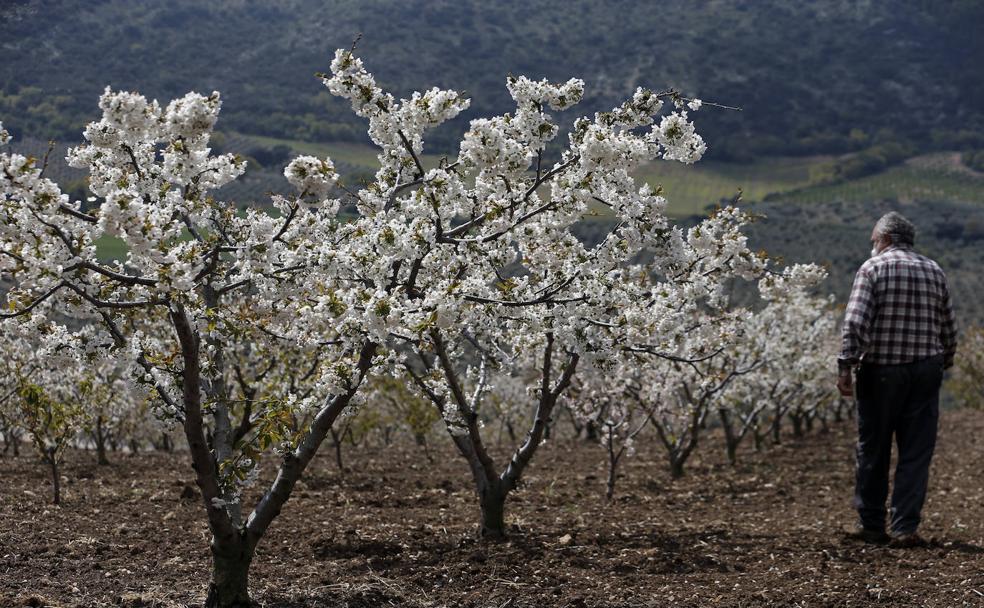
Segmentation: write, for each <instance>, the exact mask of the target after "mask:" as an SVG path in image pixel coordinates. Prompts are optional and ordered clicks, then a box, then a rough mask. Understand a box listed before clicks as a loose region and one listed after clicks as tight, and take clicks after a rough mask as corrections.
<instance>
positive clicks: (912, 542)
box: [888, 532, 929, 549]
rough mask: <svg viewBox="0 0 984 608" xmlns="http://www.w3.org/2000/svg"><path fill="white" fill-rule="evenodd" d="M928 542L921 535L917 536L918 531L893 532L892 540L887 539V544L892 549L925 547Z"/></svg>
mask: <svg viewBox="0 0 984 608" xmlns="http://www.w3.org/2000/svg"><path fill="white" fill-rule="evenodd" d="M928 544H929V543H927V542H926V540H925V539H924V538H923V537H921V536H919V533H918V532H910V533H908V534H893V535H892V540H890V541H888V546H889V547H891V548H892V549H914V548H916V547H925V546H927V545H928Z"/></svg>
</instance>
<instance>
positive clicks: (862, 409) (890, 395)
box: [837, 212, 957, 547]
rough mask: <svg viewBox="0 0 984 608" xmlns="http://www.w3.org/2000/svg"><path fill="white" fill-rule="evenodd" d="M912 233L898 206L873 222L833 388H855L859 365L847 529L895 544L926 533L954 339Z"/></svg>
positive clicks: (946, 298) (944, 296)
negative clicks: (921, 529) (853, 516)
mask: <svg viewBox="0 0 984 608" xmlns="http://www.w3.org/2000/svg"><path fill="white" fill-rule="evenodd" d="M915 235H916V231H915V227H914V226H913V225H912V223H911V222H910V221H909V220H907V219H906V218H905V217H903V216H902V215H901V214H899V213H895V212H892V213H888V214H886V215H885V216H883V217H882V218H881V219H880V220H878V223H877V224H875V228H874V230H873V231H872V233H871V242H872V245H873V249H872V250H871V258H870V259H869V260H867V261H866V262H865V263H864V264H863V265H862V266H861V268H860V270H858V273H857V276H856V277H855V279H854V287H853V288H852V289H851V298H850V300H849V301H848V304H847V311H846V313H845V318H844V328H843V334H842V339H843V342H842V348H841V353H840V356H839V357H838V359H837V363H838V368H839V370H838V379H837V388H838V389H839V390H840V393H841V394H842V395H844V396H845V397H850V396H851V394H852V392H853V389H854V379H853V377H852V371H853V370H854V369H855V368H857V405H858V445H857V480H856V486H855V492H854V506H855V507H856V508H857V510H858V517H859V520H858V526H857V528H856V530H854V531H853V532H852V534H851V536H852V537H854V538H858V539H861V540H864V541H868V542H890V544H891V545H892V546H898V547H912V546H917V545H920V544H923V542H924V541H923V540H922V539H921V538H920V537H919V536H918V534H917V533H916V528H917V527H918V526H919V521H920V512H921V511H922V507H923V502H924V501H925V499H926V487H927V484H928V481H929V463H930V461H931V460H932V457H933V449H934V447H935V446H936V426H937V420H938V418H939V392H940V384H941V382H942V380H943V370H944V369H945V368H948V367H950V366H951V365H953V356H954V354H955V352H956V349H957V332H956V324H955V322H954V317H953V307H952V304H951V302H950V292H949V288H948V287H947V282H946V276H945V275H944V274H943V271H942V270H941V269H940V267H939V265H938V264H937V263H936V262H934V261H933V260H931V259H929V258H927V257H925V256H922V255H919V254H918V253H916V252H915V251H913V250H912V246H913V243H914V241H915ZM893 434H894V435H895V440H896V442H897V444H898V464H897V466H896V468H895V481H894V489H893V491H892V509H891V527H890V530H891V536H889V535H888V534H886V533H885V519H886V515H887V513H886V510H885V501H886V499H887V497H888V474H889V462H890V459H891V454H892V436H893Z"/></svg>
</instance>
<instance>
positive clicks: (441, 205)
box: [319, 51, 761, 538]
mask: <svg viewBox="0 0 984 608" xmlns="http://www.w3.org/2000/svg"><path fill="white" fill-rule="evenodd" d="M324 78H325V84H326V85H327V86H328V88H329V90H330V91H331V92H332V93H334V94H336V95H340V96H343V97H345V98H347V99H349V100H350V101H351V103H352V107H353V109H354V110H355V112H356V113H357V114H358V115H360V116H362V117H365V118H367V119H368V120H369V133H370V136H371V137H372V138H373V141H374V142H375V143H376V144H377V145H379V146H380V147H381V148H382V152H381V153H380V155H379V160H380V165H381V166H380V169H379V171H378V172H377V174H376V179H375V181H374V182H373V183H372V184H371V185H369V186H368V187H366V188H364V189H362V190H360V191H359V192H353V193H351V202H352V203H353V204H354V206H355V209H356V211H357V214H358V215H357V217H356V218H355V219H353V221H352V222H351V224H349V225H347V226H346V228H347V229H348V231H347V234H348V235H350V236H349V237H348V238H346V239H345V240H344V241H343V242H340V243H339V245H337V246H336V245H335V244H334V243H332V246H331V247H326V248H325V249H324V250H323V252H322V253H321V256H320V258H319V263H321V264H327V265H329V267H337V266H346V267H349V268H352V269H353V271H352V272H353V274H352V275H351V281H352V282H353V283H358V284H361V285H362V286H363V289H364V293H363V294H361V295H360V296H359V301H356V302H352V303H349V302H342V303H341V304H340V305H341V306H345V307H351V306H356V307H359V309H360V310H369V311H372V312H373V313H374V314H375V316H376V319H375V322H374V324H375V325H376V326H378V330H377V329H376V328H372V329H373V331H377V333H376V335H377V336H378V337H379V339H380V342H381V344H382V343H385V345H386V357H387V359H389V360H391V361H393V362H394V363H396V364H398V365H400V366H401V367H402V368H403V369H404V370H405V372H406V374H407V375H409V376H410V377H411V378H412V379H413V380H414V382H415V384H416V385H417V387H418V388H419V390H420V391H421V393H423V394H424V395H426V396H427V397H428V398H429V399H431V401H432V402H433V403H434V404H435V406H436V407H437V408H438V409H439V410H440V412H441V414H442V417H443V418H444V420H445V421H446V423H447V428H448V430H449V434H450V436H451V438H452V441H453V442H454V444H455V446H456V447H457V449H458V451H459V452H460V454H461V455H462V457H463V458H464V459H465V460H466V462H467V463H468V465H469V468H470V470H471V473H472V477H473V480H474V482H475V489H476V493H477V494H478V498H479V503H480V510H481V525H480V530H481V533H482V535H483V536H486V537H494V538H498V537H501V536H503V535H504V533H505V522H504V504H505V500H506V497H507V496H508V494H509V493H510V492H511V491H512V490H513V489H514V488H515V487H516V485H517V484H518V482H519V480H520V478H521V476H522V474H523V471H524V470H525V469H526V467H527V466H528V465H529V463H530V462H531V461H532V458H533V456H534V454H535V453H536V451H537V448H538V446H539V445H540V443H541V441H542V439H543V436H544V433H545V429H546V427H547V425H548V422H549V420H550V418H551V416H552V413H553V411H554V408H555V406H556V403H557V400H558V398H559V397H560V395H561V394H562V393H563V392H564V390H566V388H567V387H568V385H569V384H570V381H571V378H572V377H573V376H574V374H575V371H576V369H577V365H578V363H579V362H580V361H581V359H582V358H603V357H606V356H608V355H609V354H610V353H611V352H613V350H614V349H615V345H616V344H618V343H620V341H621V342H626V341H632V340H636V341H638V342H645V343H646V344H648V345H650V346H653V345H658V344H660V343H663V342H672V340H673V338H674V336H677V335H679V334H681V333H682V332H684V331H685V328H686V325H685V319H686V318H687V316H688V313H689V311H691V310H693V309H696V308H697V307H698V306H700V304H701V302H702V301H703V300H705V299H706V298H708V297H711V296H712V295H713V294H715V293H716V292H717V291H718V285H719V284H721V283H723V282H725V281H726V280H727V279H729V278H731V277H733V276H735V275H748V276H754V275H755V274H756V273H757V272H758V271H759V270H760V267H761V260H760V259H759V258H757V257H756V256H755V255H754V254H752V253H751V252H750V251H748V249H747V247H746V244H745V240H744V237H743V236H742V235H741V231H740V227H741V225H742V224H743V222H744V221H745V217H744V216H743V215H742V214H740V213H739V212H737V211H735V210H733V209H726V210H723V211H722V212H721V213H719V214H717V215H716V216H715V217H713V218H711V219H709V220H707V222H705V223H704V224H702V225H701V226H700V227H698V228H695V229H693V230H690V231H688V232H686V233H685V232H684V231H683V230H681V229H678V228H674V227H672V226H671V225H670V223H669V221H668V220H667V218H666V216H665V214H664V211H663V210H664V208H665V205H666V201H665V199H664V198H663V197H662V196H661V194H660V193H659V192H658V191H656V190H654V189H652V188H651V187H649V186H648V185H643V186H641V187H640V186H638V185H637V184H636V183H635V181H634V180H633V178H632V177H631V172H632V171H633V170H634V169H635V168H636V167H638V166H639V165H640V164H641V163H644V162H648V161H651V160H653V159H655V158H666V159H670V160H680V161H684V162H693V161H695V160H697V159H698V158H699V157H700V156H701V154H702V153H703V151H704V143H703V141H702V140H701V139H700V137H699V136H697V135H696V133H695V131H694V127H693V125H692V123H691V122H690V121H689V119H688V116H687V110H686V109H685V107H687V106H688V102H687V101H686V100H683V99H682V98H680V96H679V95H677V94H675V93H673V92H664V93H656V92H653V91H649V90H645V89H639V90H638V91H637V92H636V93H635V94H634V95H633V97H632V99H631V100H629V101H627V102H626V103H624V104H622V105H621V106H619V107H617V108H615V109H614V110H612V111H610V112H602V113H599V114H597V115H595V116H594V117H593V118H581V119H579V120H577V121H576V122H575V123H574V126H573V129H572V131H571V134H570V137H569V145H568V147H567V149H566V150H564V151H563V152H562V153H561V154H560V157H559V158H557V159H556V160H550V153H549V151H548V148H547V145H548V143H549V142H550V141H551V140H552V139H553V138H554V136H555V135H556V134H557V133H558V132H559V128H558V126H557V125H556V124H555V123H554V122H552V120H551V118H550V116H549V115H548V113H547V111H548V109H553V110H563V109H567V108H569V107H570V106H571V105H573V104H574V103H576V102H578V101H579V100H580V98H581V96H582V89H583V84H582V83H581V81H579V80H570V81H568V82H566V83H563V84H559V85H558V84H551V83H549V82H546V81H539V82H536V81H532V80H529V79H527V78H524V77H516V78H509V79H508V81H507V88H508V89H509V92H510V94H511V95H512V97H513V99H514V101H515V102H516V106H517V107H516V111H515V112H514V113H511V114H506V115H502V116H496V117H493V118H489V119H476V120H473V121H472V122H471V124H470V126H469V129H468V131H467V132H466V133H465V135H464V137H463V140H462V142H461V146H460V150H459V155H458V158H457V160H456V161H455V162H452V163H447V162H442V163H440V164H439V165H438V166H437V167H436V168H432V169H429V170H428V169H425V168H424V166H423V164H422V163H421V161H420V157H421V154H422V152H423V149H424V148H423V146H424V141H423V137H422V134H423V131H424V130H425V129H426V128H429V127H431V126H433V125H434V124H436V123H437V122H439V120H443V119H444V117H445V115H446V114H448V113H449V112H452V111H453V112H454V113H457V111H459V110H460V109H463V108H464V107H465V106H466V103H467V102H465V101H464V100H462V99H461V98H460V96H459V95H458V94H457V93H455V92H453V91H441V90H438V89H431V90H430V91H428V92H426V93H423V94H420V93H416V94H414V95H413V96H412V97H411V98H410V99H405V100H400V101H397V100H395V99H394V98H393V97H392V96H391V95H389V94H387V93H385V92H383V91H382V89H381V88H380V87H379V86H378V85H377V84H376V83H375V80H374V79H373V78H372V76H371V75H370V74H369V73H368V72H367V71H366V70H365V69H364V68H363V66H362V63H361V61H360V60H359V59H357V58H356V57H354V56H353V55H352V54H351V53H350V52H346V51H339V52H338V53H337V54H336V57H335V60H334V62H333V63H332V72H331V74H330V75H324ZM666 99H669V100H672V101H673V102H674V106H675V109H674V111H672V112H671V113H669V114H668V115H661V112H662V110H663V106H664V100H666ZM698 107H699V102H697V101H690V102H689V108H690V110H691V111H693V110H695V109H697V108H698ZM599 207H602V208H607V209H608V210H610V211H609V212H610V214H611V215H612V217H613V218H614V220H615V223H614V224H613V227H612V228H611V229H610V230H609V232H608V233H607V234H606V235H605V237H604V238H603V239H602V241H601V243H599V244H597V245H587V244H585V243H583V242H581V241H580V240H579V239H578V238H577V236H576V234H575V226H576V225H577V224H578V223H579V222H581V221H582V220H583V219H584V217H585V216H586V215H588V214H589V213H592V212H593V211H594V210H595V209H597V208H599ZM643 249H649V250H651V251H652V252H653V253H654V255H653V259H652V261H651V262H649V263H647V264H645V265H643V266H640V265H636V266H632V265H630V264H629V262H630V261H631V260H632V259H633V257H634V256H635V255H636V254H638V253H639V252H641V251H642V250H643ZM353 260H354V263H353ZM640 276H641V277H643V279H642V280H639V279H638V277H640ZM653 277H663V278H661V279H656V278H653ZM637 334H638V335H637ZM654 347H655V346H654ZM529 371H532V372H533V373H531V374H525V372H529ZM493 374H498V375H499V376H497V377H502V376H504V375H505V376H509V377H513V378H516V377H522V378H524V380H525V381H527V382H528V385H527V387H526V388H527V389H528V390H526V391H525V393H524V394H525V395H526V401H525V403H526V407H527V408H529V410H530V411H531V412H533V415H532V416H531V417H530V419H531V420H532V423H531V426H530V428H529V430H528V433H527V436H526V438H525V440H524V441H523V442H522V443H521V444H520V445H518V446H516V447H515V449H514V450H513V453H512V457H511V458H510V459H509V461H508V463H507V464H506V465H505V466H498V465H497V464H496V463H495V461H494V459H493V458H492V456H491V454H490V452H489V450H488V447H487V445H486V439H487V438H486V437H484V436H483V433H482V429H481V415H480V408H481V404H482V400H483V397H484V396H485V395H486V394H487V392H488V391H489V387H490V386H491V385H492V384H494V382H493V381H491V380H490V378H491V376H492V375H493ZM524 374H525V375H524Z"/></svg>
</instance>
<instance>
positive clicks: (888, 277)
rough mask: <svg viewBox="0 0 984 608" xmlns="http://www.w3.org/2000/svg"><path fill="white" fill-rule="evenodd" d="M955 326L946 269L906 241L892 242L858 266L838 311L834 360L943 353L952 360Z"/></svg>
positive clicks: (895, 360)
mask: <svg viewBox="0 0 984 608" xmlns="http://www.w3.org/2000/svg"><path fill="white" fill-rule="evenodd" d="M956 350H957V329H956V322H955V320H954V317H953V305H952V303H951V302H950V291H949V288H948V287H947V284H946V275H944V274H943V270H942V269H940V267H939V265H938V264H937V263H936V262H934V261H933V260H931V259H929V258H927V257H925V256H922V255H919V254H918V253H916V252H914V251H913V250H912V249H911V248H910V247H907V246H904V245H892V246H889V247H888V248H887V249H885V250H884V251H882V252H881V253H880V254H878V255H876V256H875V257H873V258H871V259H869V260H868V261H866V262H865V263H864V264H863V265H862V266H861V268H860V270H858V274H857V276H856V277H855V278H854V287H853V288H852V289H851V299H850V300H849V301H848V303H847V311H846V313H845V315H844V328H843V333H842V346H841V353H840V356H839V357H838V358H837V361H838V363H839V364H840V366H841V367H842V368H843V367H849V366H853V365H856V364H857V363H859V362H860V361H864V362H865V363H875V364H881V365H898V364H902V363H910V362H913V361H919V360H922V359H926V358H929V357H932V356H934V355H939V354H942V355H943V361H944V365H945V366H946V367H949V366H950V365H951V364H952V363H953V355H954V353H956Z"/></svg>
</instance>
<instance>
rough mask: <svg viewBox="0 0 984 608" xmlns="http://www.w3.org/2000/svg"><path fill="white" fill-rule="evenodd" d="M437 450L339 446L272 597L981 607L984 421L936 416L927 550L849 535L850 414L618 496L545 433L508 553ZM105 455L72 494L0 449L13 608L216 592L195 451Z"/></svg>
mask: <svg viewBox="0 0 984 608" xmlns="http://www.w3.org/2000/svg"><path fill="white" fill-rule="evenodd" d="M441 440H444V441H443V442H441ZM434 441H435V442H440V443H442V445H440V446H436V447H434V448H432V450H431V452H432V453H433V454H435V456H436V458H435V462H434V463H429V462H428V461H427V460H426V458H425V457H424V455H423V452H421V451H420V450H418V449H415V448H413V447H411V446H402V447H400V446H398V447H390V448H385V449H384V448H381V447H376V446H373V447H369V446H364V447H359V448H347V450H346V454H345V455H346V459H347V462H346V464H347V470H346V471H345V473H344V474H341V473H339V471H338V470H337V468H336V466H335V463H334V461H333V459H332V457H331V454H330V452H331V450H330V449H328V446H325V451H324V454H322V455H321V456H319V457H318V459H317V460H316V462H314V463H313V464H312V469H311V470H309V472H308V475H307V476H306V478H305V480H304V481H303V482H302V483H301V484H299V485H298V487H297V490H296V491H295V494H294V496H293V498H291V500H290V502H289V503H288V505H287V507H286V508H285V510H284V512H283V514H282V515H281V516H280V518H279V519H278V520H277V521H276V522H275V523H274V525H273V526H272V527H271V529H270V531H269V533H268V535H267V537H266V538H265V539H264V540H263V542H262V543H261V544H260V547H259V549H258V551H257V556H256V559H255V560H254V564H253V568H252V578H251V590H252V592H253V595H254V598H255V600H256V602H257V604H258V605H260V606H268V607H273V606H284V607H291V608H297V607H302V606H303V607H314V606H349V607H353V608H355V607H358V608H363V607H378V606H410V607H425V606H428V607H437V606H454V607H476V608H477V607H482V608H485V607H494V608H521V607H531V608H533V607H537V608H539V607H551V606H557V607H570V608H575V607H588V606H599V607H601V606H605V607H608V606H612V607H616V606H617V607H622V606H624V607H629V606H672V607H703V606H736V607H738V606H818V607H819V606H854V607H860V606H893V607H894V606H933V607H940V608H953V607H956V606H984V412H972V411H946V412H944V414H943V417H942V421H941V430H940V440H939V447H938V449H937V456H936V459H935V461H934V463H933V469H932V475H931V482H930V483H931V486H930V494H929V499H928V502H927V505H926V508H925V510H924V522H923V526H922V528H921V532H922V534H923V535H924V536H925V537H927V538H928V539H929V541H930V542H929V544H928V546H926V547H922V548H916V549H893V548H888V547H882V546H873V545H866V544H862V543H859V542H856V541H851V540H849V539H847V538H846V537H845V535H844V533H843V531H842V530H843V528H844V526H845V525H847V524H849V523H851V522H852V521H853V519H854V515H853V511H852V509H851V505H850V498H851V493H852V489H853V487H852V486H853V442H854V426H853V423H851V422H846V423H843V424H841V425H839V426H836V427H834V428H832V430H831V431H830V432H829V433H821V432H817V431H814V432H812V433H811V434H809V435H808V436H806V437H804V438H801V439H795V438H791V437H787V439H786V440H785V441H784V443H783V444H782V445H780V446H773V447H771V448H768V449H767V450H766V451H764V452H763V453H754V452H753V451H751V450H750V448H747V447H746V451H743V452H742V454H741V457H742V461H741V463H740V464H739V465H738V466H737V467H735V468H732V467H730V466H728V465H727V464H725V459H724V458H723V455H722V454H721V453H720V452H722V451H723V450H721V449H720V442H719V438H718V437H717V436H716V435H715V434H714V433H713V431H711V432H709V434H708V436H707V437H706V438H705V441H704V443H703V444H702V446H701V449H700V452H699V453H698V454H697V455H696V456H695V457H694V458H692V462H691V463H689V466H688V470H687V474H686V476H685V477H684V478H682V479H679V480H671V479H670V477H669V475H668V474H667V472H666V467H665V466H664V459H663V455H662V454H661V453H660V452H658V451H657V449H656V446H655V445H654V444H653V445H649V446H648V447H647V446H646V445H643V446H641V447H640V449H639V452H638V453H637V454H635V455H634V456H632V457H627V458H626V460H625V461H624V467H623V469H624V470H623V471H622V473H623V475H622V477H621V478H620V479H619V485H618V489H617V494H616V498H615V500H614V501H612V502H607V501H605V499H604V479H605V461H604V458H605V454H604V452H603V451H602V450H601V448H600V447H598V446H596V445H588V444H585V443H584V442H578V441H575V440H571V439H556V440H552V441H550V442H548V443H547V444H545V445H544V446H543V447H542V449H541V451H540V452H539V453H538V454H537V457H536V460H535V461H534V463H533V466H532V468H531V470H529V471H528V474H527V476H526V478H525V484H524V486H523V487H522V488H521V489H520V490H519V491H517V492H515V493H514V494H513V495H512V496H511V498H510V501H509V503H508V506H507V518H508V520H509V522H510V524H511V526H512V532H511V536H510V539H509V540H508V541H505V542H500V543H494V544H488V543H482V542H479V541H477V540H476V539H475V530H476V527H477V513H478V509H477V503H476V501H475V497H474V493H473V491H472V490H471V486H470V478H469V473H468V469H467V466H466V464H465V463H464V461H463V460H461V459H460V458H459V457H458V456H457V455H456V454H455V453H454V452H453V450H452V449H451V448H450V442H447V441H446V439H445V438H443V437H435V439H434ZM642 443H648V442H642ZM444 444H446V445H444ZM25 447H26V446H25ZM505 453H506V446H503V450H502V454H501V455H500V460H502V459H503V458H504V454H505ZM112 456H114V459H113V464H111V465H110V466H108V467H99V466H96V465H95V464H94V461H95V458H94V455H93V454H92V453H89V452H73V453H70V454H68V456H67V462H66V464H65V467H64V484H63V485H64V504H63V505H62V506H60V507H53V506H51V505H49V504H48V500H49V493H50V482H49V481H48V478H47V469H46V468H45V467H44V466H43V465H41V464H40V463H38V462H37V461H36V459H34V458H33V457H31V456H21V457H20V458H18V459H14V458H10V457H7V458H3V459H0V480H2V481H0V483H2V485H0V606H4V607H6V606H72V607H76V606H77V607H85V608H90V607H95V606H127V607H131V608H137V607H170V606H197V605H200V604H201V602H202V598H203V596H204V589H205V585H206V582H207V579H208V560H209V553H208V534H207V530H206V527H205V523H204V513H203V508H202V505H201V504H200V499H199V498H198V497H197V493H196V492H195V491H194V490H193V489H192V488H193V476H192V471H191V468H190V463H189V461H188V457H187V454H185V453H182V452H176V453H174V454H163V453H151V454H141V455H138V456H135V457H134V456H130V455H126V454H115V455H112ZM271 469H272V467H271V466H268V467H267V470H266V471H265V472H266V473H267V474H270V473H271Z"/></svg>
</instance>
